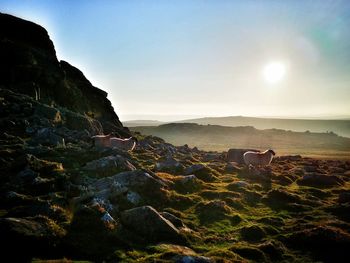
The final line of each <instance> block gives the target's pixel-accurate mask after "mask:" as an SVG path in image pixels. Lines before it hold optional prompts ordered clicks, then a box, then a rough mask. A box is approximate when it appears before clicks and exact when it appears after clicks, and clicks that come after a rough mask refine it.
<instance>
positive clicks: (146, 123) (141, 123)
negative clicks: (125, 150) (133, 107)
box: [122, 120, 166, 127]
mask: <svg viewBox="0 0 350 263" xmlns="http://www.w3.org/2000/svg"><path fill="white" fill-rule="evenodd" d="M122 123H123V125H124V126H125V127H137V126H158V125H162V124H165V123H166V122H162V121H156V120H131V121H123V122H122Z"/></svg>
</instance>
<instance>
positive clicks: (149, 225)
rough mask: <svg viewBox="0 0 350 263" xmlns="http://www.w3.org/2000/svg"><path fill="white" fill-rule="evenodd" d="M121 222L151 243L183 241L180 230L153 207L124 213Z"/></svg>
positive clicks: (139, 208) (134, 209)
mask: <svg viewBox="0 0 350 263" xmlns="http://www.w3.org/2000/svg"><path fill="white" fill-rule="evenodd" d="M120 222H121V223H122V225H123V226H124V227H126V228H127V229H129V230H130V231H132V232H135V233H136V234H137V235H139V236H141V237H143V238H144V239H145V240H147V241H149V242H159V241H173V242H176V241H180V240H181V236H180V233H179V230H178V229H177V228H176V227H175V226H174V225H173V224H172V223H171V222H170V221H169V220H167V219H165V218H164V217H163V216H161V215H160V214H159V213H158V212H157V211H156V210H155V209H154V208H153V207H151V206H142V207H137V208H133V209H129V210H126V211H123V212H122V213H121V216H120Z"/></svg>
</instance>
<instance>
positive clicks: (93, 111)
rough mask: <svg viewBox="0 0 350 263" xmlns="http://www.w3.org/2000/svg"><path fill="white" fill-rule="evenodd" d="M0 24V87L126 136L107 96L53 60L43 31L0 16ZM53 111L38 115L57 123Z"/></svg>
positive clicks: (75, 69)
mask: <svg viewBox="0 0 350 263" xmlns="http://www.w3.org/2000/svg"><path fill="white" fill-rule="evenodd" d="M0 24H1V25H3V27H2V30H1V32H0V39H1V42H0V57H1V58H2V63H1V66H0V72H1V73H2V74H1V76H2V77H1V78H0V85H1V86H5V87H6V88H7V89H11V90H12V91H14V92H15V93H21V94H26V95H28V96H30V97H32V99H33V101H35V102H36V101H37V102H40V103H42V104H47V105H51V103H52V102H54V104H55V108H58V106H60V107H63V108H66V109H68V110H70V111H72V112H76V113H79V114H81V115H84V114H85V113H90V115H91V116H93V117H96V119H97V120H98V121H99V122H100V123H101V125H102V127H103V129H104V132H106V133H108V132H110V131H112V130H114V131H118V132H120V133H124V136H125V137H126V136H130V131H129V130H128V129H127V128H124V127H123V126H122V124H121V122H120V121H119V118H118V116H117V115H116V114H115V112H114V109H113V107H112V104H111V102H110V101H109V100H108V99H107V93H106V92H104V91H102V90H100V89H98V88H96V87H94V86H93V85H92V84H91V83H90V82H89V81H88V80H87V79H86V78H85V76H84V74H83V73H82V72H81V71H80V70H78V69H77V68H75V67H73V66H71V65H70V64H69V63H67V62H65V61H60V62H59V61H58V60H57V58H56V52H55V49H54V45H53V43H52V41H51V40H50V38H49V35H48V33H47V31H46V30H45V29H44V28H42V27H41V26H39V25H37V24H34V23H32V22H29V21H25V20H23V19H20V18H17V17H14V16H11V15H7V14H2V13H1V14H0ZM44 107H45V106H44ZM47 107H49V106H47ZM13 111H14V113H15V112H16V111H17V110H15V109H13ZM51 111H52V112H51ZM53 111H54V110H53V109H49V108H46V109H44V110H38V113H40V114H41V113H43V114H44V115H46V117H48V118H50V119H51V120H55V119H56V120H58V119H57V118H59V117H58V116H59V115H55V113H54V112H53ZM51 113H53V115H52V114H51ZM41 116H42V115H41ZM52 116H53V117H54V118H52ZM46 117H45V118H46ZM56 117H57V118H56Z"/></svg>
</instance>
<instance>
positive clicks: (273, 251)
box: [258, 240, 287, 261]
mask: <svg viewBox="0 0 350 263" xmlns="http://www.w3.org/2000/svg"><path fill="white" fill-rule="evenodd" d="M258 248H259V249H260V250H261V251H263V252H264V253H265V254H267V255H268V256H269V257H270V259H271V260H273V261H280V260H282V259H283V256H284V255H285V254H286V252H287V249H286V247H285V246H284V245H283V244H282V243H281V242H279V241H276V240H269V241H266V242H264V243H262V244H259V245H258Z"/></svg>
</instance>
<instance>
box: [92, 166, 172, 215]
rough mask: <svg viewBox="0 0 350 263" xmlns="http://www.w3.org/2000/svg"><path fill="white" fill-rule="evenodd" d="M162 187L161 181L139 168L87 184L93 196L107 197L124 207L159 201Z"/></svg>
mask: <svg viewBox="0 0 350 263" xmlns="http://www.w3.org/2000/svg"><path fill="white" fill-rule="evenodd" d="M163 187H166V184H165V183H164V182H163V181H161V180H160V179H156V178H154V177H152V176H151V175H149V174H148V173H146V172H143V171H141V170H135V171H130V172H121V173H118V174H116V175H114V176H110V177H105V178H101V179H99V180H97V181H95V182H94V183H92V184H91V185H90V186H89V188H90V189H91V191H92V192H91V194H92V195H93V196H95V197H98V198H101V199H106V200H107V199H108V200H110V201H111V202H112V203H114V204H118V205H121V206H122V207H121V208H124V209H126V208H130V205H131V206H134V205H138V204H140V203H141V202H146V201H150V202H154V201H155V200H156V201H159V198H163V192H162V188H163ZM125 202H126V203H125Z"/></svg>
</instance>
